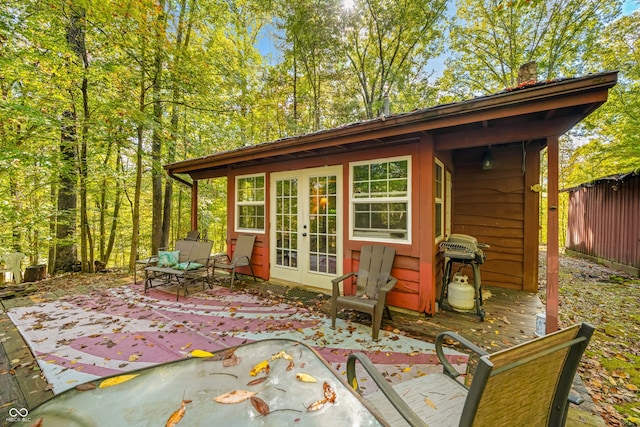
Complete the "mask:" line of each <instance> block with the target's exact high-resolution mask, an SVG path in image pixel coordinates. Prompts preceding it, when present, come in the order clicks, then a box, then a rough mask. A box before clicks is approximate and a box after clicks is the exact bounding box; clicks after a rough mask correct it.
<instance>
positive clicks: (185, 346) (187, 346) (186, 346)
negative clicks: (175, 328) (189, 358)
mask: <svg viewBox="0 0 640 427" xmlns="http://www.w3.org/2000/svg"><path fill="white" fill-rule="evenodd" d="M188 348H191V343H187V344H185V345H184V346H182V347H180V350H186V349H188Z"/></svg>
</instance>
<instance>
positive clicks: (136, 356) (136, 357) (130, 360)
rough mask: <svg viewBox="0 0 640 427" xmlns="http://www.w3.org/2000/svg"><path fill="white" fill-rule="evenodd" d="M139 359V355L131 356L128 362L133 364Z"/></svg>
mask: <svg viewBox="0 0 640 427" xmlns="http://www.w3.org/2000/svg"><path fill="white" fill-rule="evenodd" d="M138 359H140V355H139V354H135V353H134V354H132V355H131V356H129V362H135V361H136V360H138Z"/></svg>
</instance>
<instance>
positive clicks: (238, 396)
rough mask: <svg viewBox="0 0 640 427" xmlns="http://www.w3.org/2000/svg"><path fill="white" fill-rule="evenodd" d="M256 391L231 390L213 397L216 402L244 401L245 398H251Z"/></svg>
mask: <svg viewBox="0 0 640 427" xmlns="http://www.w3.org/2000/svg"><path fill="white" fill-rule="evenodd" d="M256 393H257V392H256V391H248V390H233V391H230V392H229V393H225V394H221V395H220V396H218V397H214V398H213V400H215V401H216V402H218V403H240V402H244V401H245V400H247V399H251V396H255V395H256Z"/></svg>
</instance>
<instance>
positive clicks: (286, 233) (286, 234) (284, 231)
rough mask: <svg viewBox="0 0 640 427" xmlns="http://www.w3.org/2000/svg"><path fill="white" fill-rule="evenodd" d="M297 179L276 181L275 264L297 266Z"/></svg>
mask: <svg viewBox="0 0 640 427" xmlns="http://www.w3.org/2000/svg"><path fill="white" fill-rule="evenodd" d="M297 197H298V180H297V179H295V178H292V179H282V180H278V181H276V224H275V226H276V232H275V233H276V264H277V265H279V266H281V267H291V268H296V267H297V266H298V201H297Z"/></svg>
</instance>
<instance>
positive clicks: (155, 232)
mask: <svg viewBox="0 0 640 427" xmlns="http://www.w3.org/2000/svg"><path fill="white" fill-rule="evenodd" d="M164 7H165V4H164V0H159V2H158V9H159V12H158V17H157V19H156V25H157V27H156V44H155V52H154V55H155V57H154V79H153V82H152V89H153V121H154V126H153V130H152V135H151V162H152V165H151V182H152V192H153V200H152V203H151V205H152V206H151V209H152V213H151V251H152V253H157V252H158V249H159V248H160V247H161V241H162V212H163V207H164V206H163V202H162V178H163V175H164V172H163V169H162V102H161V96H162V93H161V92H162V65H163V60H162V55H163V52H162V50H163V40H164V36H165V30H164V28H165V26H164V19H165V15H164Z"/></svg>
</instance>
